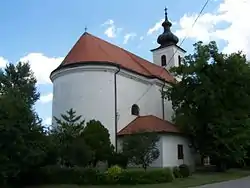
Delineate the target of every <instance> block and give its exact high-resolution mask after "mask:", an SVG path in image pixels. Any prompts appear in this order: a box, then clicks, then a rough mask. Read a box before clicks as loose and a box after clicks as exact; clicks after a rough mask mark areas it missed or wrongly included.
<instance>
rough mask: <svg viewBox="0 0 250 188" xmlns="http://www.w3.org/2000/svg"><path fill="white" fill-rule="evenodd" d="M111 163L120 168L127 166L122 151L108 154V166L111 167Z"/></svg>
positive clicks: (125, 157)
mask: <svg viewBox="0 0 250 188" xmlns="http://www.w3.org/2000/svg"><path fill="white" fill-rule="evenodd" d="M113 165H118V166H120V167H122V168H127V165H128V157H127V156H126V155H125V154H124V153H123V152H121V153H116V152H113V153H112V155H110V156H109V158H108V166H109V167H111V166H113Z"/></svg>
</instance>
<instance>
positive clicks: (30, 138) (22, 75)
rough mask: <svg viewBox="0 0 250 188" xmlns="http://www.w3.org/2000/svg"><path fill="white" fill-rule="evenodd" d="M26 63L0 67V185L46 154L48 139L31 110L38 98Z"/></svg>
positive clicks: (40, 159) (33, 166)
mask: <svg viewBox="0 0 250 188" xmlns="http://www.w3.org/2000/svg"><path fill="white" fill-rule="evenodd" d="M35 84H36V79H35V78H34V76H33V73H32V71H31V70H30V66H29V65H28V64H27V63H18V64H16V65H14V64H9V65H7V66H6V68H5V69H4V70H0V106H1V108H0V148H1V149H0V164H1V165H0V184H7V183H9V182H11V181H12V180H14V179H18V178H20V174H21V173H22V172H24V171H28V170H29V169H31V168H35V167H36V166H39V165H40V164H41V163H42V162H43V161H44V158H45V157H46V149H47V147H46V144H47V138H46V136H45V133H44V131H43V127H42V126H41V124H40V123H41V121H40V119H39V118H38V116H37V114H36V113H35V112H34V110H33V105H34V104H35V102H36V101H37V100H38V99H39V93H38V92H37V91H36V86H35Z"/></svg>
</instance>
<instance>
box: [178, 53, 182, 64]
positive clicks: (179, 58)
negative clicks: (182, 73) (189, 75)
mask: <svg viewBox="0 0 250 188" xmlns="http://www.w3.org/2000/svg"><path fill="white" fill-rule="evenodd" d="M181 61H182V59H181V56H180V55H178V64H179V66H180V65H181Z"/></svg>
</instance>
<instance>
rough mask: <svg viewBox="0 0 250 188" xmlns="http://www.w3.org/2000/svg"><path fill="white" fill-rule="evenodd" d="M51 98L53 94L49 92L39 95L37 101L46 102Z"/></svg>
mask: <svg viewBox="0 0 250 188" xmlns="http://www.w3.org/2000/svg"><path fill="white" fill-rule="evenodd" d="M52 99H53V94H52V93H49V94H47V95H41V97H40V100H39V102H41V103H48V102H50V101H52Z"/></svg>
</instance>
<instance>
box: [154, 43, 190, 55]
mask: <svg viewBox="0 0 250 188" xmlns="http://www.w3.org/2000/svg"><path fill="white" fill-rule="evenodd" d="M170 46H173V45H167V46H159V47H158V48H155V49H152V50H150V51H151V52H153V51H156V50H160V49H165V48H167V47H170ZM174 46H175V47H176V48H178V49H179V50H181V51H182V52H184V53H186V52H187V51H186V50H184V49H183V48H181V47H180V46H178V45H176V44H175V45H174Z"/></svg>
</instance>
